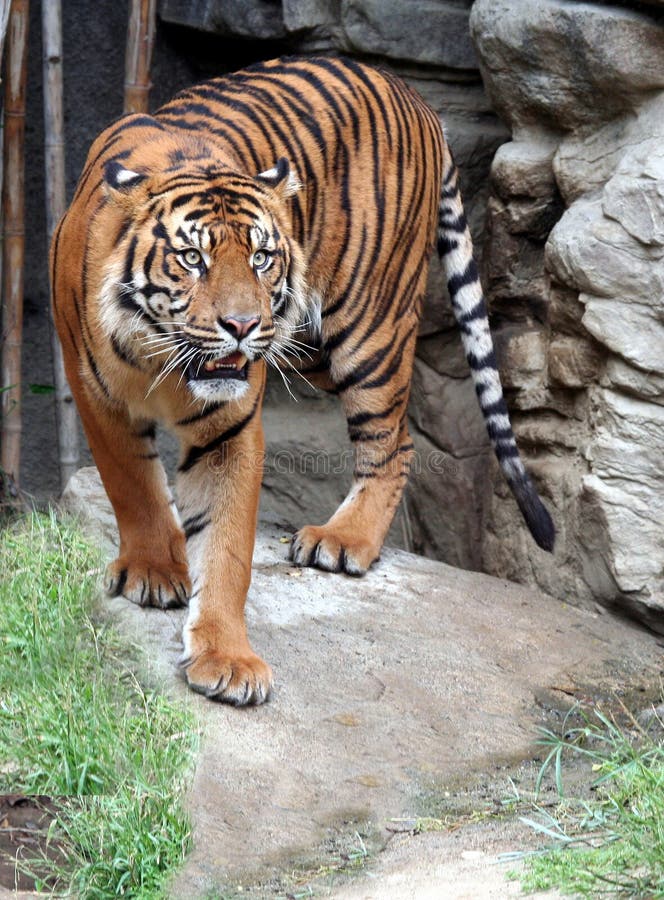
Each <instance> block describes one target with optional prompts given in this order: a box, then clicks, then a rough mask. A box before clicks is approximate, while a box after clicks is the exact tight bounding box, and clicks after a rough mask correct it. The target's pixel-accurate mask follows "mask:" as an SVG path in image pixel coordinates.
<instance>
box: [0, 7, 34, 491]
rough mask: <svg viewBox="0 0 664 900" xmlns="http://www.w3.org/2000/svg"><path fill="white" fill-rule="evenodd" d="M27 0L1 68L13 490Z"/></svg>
mask: <svg viewBox="0 0 664 900" xmlns="http://www.w3.org/2000/svg"><path fill="white" fill-rule="evenodd" d="M28 12H29V0H12V4H11V10H10V13H9V28H8V34H9V39H8V41H7V59H6V65H5V73H6V75H5V79H6V80H5V131H4V141H3V152H4V183H3V190H2V207H3V217H4V244H3V260H2V269H3V299H4V302H3V310H2V313H3V315H2V388H3V390H2V432H1V443H2V447H1V451H0V466H1V467H2V471H3V473H4V475H5V477H6V478H8V479H9V481H10V483H12V482H13V484H15V485H16V484H18V477H19V467H20V462H21V338H22V331H23V260H24V251H25V221H24V219H25V217H24V174H25V171H24V170H25V158H24V156H25V153H24V136H25V90H26V80H27V60H28Z"/></svg>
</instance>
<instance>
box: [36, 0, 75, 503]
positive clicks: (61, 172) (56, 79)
mask: <svg viewBox="0 0 664 900" xmlns="http://www.w3.org/2000/svg"><path fill="white" fill-rule="evenodd" d="M41 7H42V43H43V48H44V163H45V169H46V234H47V237H48V243H49V245H50V243H51V238H52V237H53V232H54V231H55V228H56V226H57V224H58V222H59V220H60V218H61V217H62V216H63V215H64V212H65V140H64V117H63V112H62V4H61V0H42V5H41ZM49 321H50V326H51V351H52V354H53V379H54V383H55V415H56V422H57V429H58V461H59V465H60V487H61V488H62V489H63V490H64V488H65V487H66V485H67V482H68V481H69V479H70V477H71V476H72V475H73V474H74V472H75V471H76V469H77V468H78V463H79V449H78V417H77V415H76V406H75V405H74V398H73V397H72V394H71V391H70V389H69V385H68V383H67V376H66V375H65V367H64V362H63V360H62V348H61V346H60V341H59V340H58V335H57V332H56V330H55V325H54V323H53V315H52V310H51V312H50V315H49Z"/></svg>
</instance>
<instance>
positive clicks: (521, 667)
mask: <svg viewBox="0 0 664 900" xmlns="http://www.w3.org/2000/svg"><path fill="white" fill-rule="evenodd" d="M66 503H67V506H68V508H69V509H72V510H73V511H75V512H76V513H77V514H78V515H79V516H80V517H82V519H83V521H84V522H85V523H87V526H86V527H88V528H90V529H91V530H92V532H93V533H95V534H97V535H98V536H100V537H101V538H103V539H104V540H105V541H106V545H107V547H110V543H111V541H112V540H113V539H114V530H110V523H111V518H112V516H110V514H109V508H108V504H107V502H106V501H105V500H104V498H103V492H102V491H101V488H100V484H99V481H98V478H97V476H96V473H95V472H94V470H83V471H82V472H80V473H78V475H77V476H75V477H74V479H72V482H71V483H70V486H69V488H68V491H67V495H66ZM282 537H283V531H282V530H280V529H275V528H274V527H273V526H269V525H264V526H262V527H261V528H260V529H259V536H258V541H257V546H256V553H255V558H254V566H253V582H252V586H251V589H250V594H249V603H248V621H249V628H250V633H251V637H252V641H253V643H254V646H255V647H256V649H257V650H258V651H259V652H260V653H262V654H264V655H265V656H266V657H267V658H268V659H269V660H270V662H271V664H272V665H273V667H274V670H275V674H276V685H277V686H276V690H275V695H274V697H273V699H272V701H271V702H270V703H268V704H266V705H265V706H262V707H259V708H254V709H244V710H237V709H232V708H228V707H224V706H219V705H215V704H212V703H210V702H208V701H206V700H204V699H202V698H201V697H200V696H198V695H195V694H192V693H190V692H186V689H185V687H184V684H183V682H182V679H181V677H180V675H179V674H178V673H177V671H176V668H175V662H176V659H177V657H178V654H179V652H180V629H181V627H182V620H183V613H182V612H178V611H168V612H161V611H157V610H143V609H139V608H137V607H135V606H132V605H131V604H129V603H127V602H126V601H124V600H123V599H122V598H117V599H114V600H107V599H105V600H104V601H102V602H103V607H104V609H105V611H106V613H108V614H109V615H111V616H112V617H113V619H115V620H116V621H117V623H118V625H119V627H120V628H121V630H122V631H123V632H124V633H125V634H127V635H128V636H129V637H130V638H131V639H132V640H134V641H135V642H136V643H138V644H139V645H140V646H142V647H143V648H144V650H145V654H146V662H147V666H148V669H149V671H150V677H151V678H153V679H155V680H156V681H158V682H159V684H160V685H161V686H162V688H165V689H166V690H169V691H172V692H174V693H176V694H180V695H184V696H185V697H186V702H187V703H188V704H190V705H191V706H192V707H193V708H194V709H195V710H196V714H197V715H198V716H199V717H200V722H201V729H202V732H203V741H202V748H201V752H200V757H199V760H198V765H197V768H196V774H195V778H194V783H193V785H192V787H191V791H190V795H189V807H190V809H191V813H192V817H193V822H194V840H195V846H194V850H193V853H192V855H191V856H190V857H189V860H188V862H187V863H186V865H185V868H184V870H183V871H182V872H181V873H180V874H179V875H178V877H177V880H176V882H175V884H174V885H173V886H172V889H171V896H173V897H174V898H181V897H185V896H186V897H188V898H190V897H191V898H199V897H200V898H203V897H205V896H209V892H210V891H211V890H215V889H216V890H217V891H221V892H223V890H224V888H227V887H229V886H233V887H234V888H236V887H237V885H251V884H256V883H259V884H260V883H263V884H264V883H266V882H269V881H270V879H274V878H276V877H284V876H285V874H286V873H288V872H291V871H292V869H293V867H294V866H296V865H304V866H305V868H306V867H307V866H308V867H309V870H310V871H312V872H315V871H317V870H318V869H319V867H320V866H324V865H325V863H326V859H329V858H330V854H331V853H332V854H333V853H335V852H337V850H338V848H339V846H342V845H343V846H348V842H349V841H351V842H352V841H353V840H355V841H356V842H357V837H356V834H357V833H360V832H361V834H362V835H364V837H363V838H361V840H362V841H363V842H366V845H367V846H368V847H369V849H370V852H371V853H373V852H375V851H376V849H377V848H380V847H381V846H383V845H384V843H385V842H386V841H387V839H388V837H389V836H390V834H391V832H389V830H388V828H387V826H389V825H390V824H391V821H392V820H393V819H395V818H399V817H403V816H417V815H431V814H435V810H436V809H440V805H438V806H437V804H441V803H443V802H444V800H443V798H444V795H445V791H446V790H447V791H449V790H450V789H452V788H453V787H454V786H455V785H458V784H459V783H463V781H464V780H467V779H471V778H472V777H473V774H477V773H480V772H482V773H486V772H492V771H495V766H496V764H498V763H505V762H508V761H512V763H514V762H515V761H517V760H519V759H520V758H522V757H523V756H525V755H526V754H528V753H529V752H530V751H531V749H532V745H533V739H534V728H535V726H536V724H537V723H543V722H546V721H547V715H548V714H547V712H546V709H547V708H551V707H554V708H555V707H556V706H557V704H559V703H560V702H561V701H562V707H563V708H566V707H567V705H568V704H569V702H570V697H569V695H570V694H571V695H574V694H575V693H578V694H579V695H581V694H584V695H585V694H587V692H589V691H590V692H592V691H594V690H600V689H604V690H607V691H609V692H610V691H611V690H612V689H613V687H614V686H615V685H617V684H620V686H621V689H622V690H629V687H630V686H633V687H636V686H642V685H645V684H648V683H649V682H650V681H651V680H652V679H654V678H655V676H656V673H657V672H658V671H659V668H660V665H661V649H660V648H658V646H657V644H656V641H655V639H654V638H653V637H652V635H649V634H647V633H646V632H644V631H642V630H640V629H639V628H637V627H636V626H633V625H630V624H626V623H625V622H622V621H618V620H614V619H613V618H611V617H610V616H609V615H598V614H597V612H590V611H587V610H579V609H575V608H573V607H571V606H569V605H566V604H561V603H559V602H557V601H555V600H553V599H552V598H550V597H546V596H545V595H543V594H541V593H539V592H538V591H536V590H533V589H529V588H525V587H521V586H518V585H515V584H510V583H507V582H505V581H501V580H499V579H495V578H491V577H490V576H487V575H478V574H472V573H469V572H464V571H462V570H459V569H453V568H451V567H449V566H446V565H444V564H442V563H438V562H433V561H430V560H424V559H422V558H420V557H415V556H413V555H411V554H408V553H404V552H400V551H392V550H388V551H385V552H384V554H383V557H382V559H381V561H380V562H379V563H378V564H377V565H376V566H375V567H374V568H373V569H372V570H371V571H370V572H369V573H368V574H367V575H366V576H365V577H364V578H362V579H354V578H350V577H344V576H337V575H330V574H327V573H321V572H316V571H314V570H299V569H293V568H292V567H291V566H290V565H289V563H288V562H287V561H286V547H285V545H284V544H283V543H282ZM543 698H548V699H546V700H545V699H543ZM556 698H558V699H557V700H556ZM482 777H489V778H491V777H492V776H490V775H489V776H485V775H483V776H482ZM524 840H527V838H524ZM466 841H467V843H466V844H465V846H463V845H462V849H467V848H468V847H470V848H471V849H473V848H476V847H478V846H481V847H484V850H483V851H482V852H486V853H487V854H488V853H489V850H490V846H489V845H488V844H482V843H479V844H478V843H473V842H474V841H476V838H474V837H473V835H472V832H471V833H470V835H469V836H468V837H467V838H466ZM344 842H345V843H344ZM498 843H499V842H496V841H494V843H493V844H492V845H491V846H493V849H494V851H495V849H496V847H497V846H498ZM454 844H455V842H454V839H452V842H451V844H450V841H449V840H448V841H447V843H445V842H443V843H442V844H441V843H440V841H438V842H436V840H435V839H434V841H433V842H432V843H431V844H430V846H431V848H432V850H431V853H432V854H437V855H434V856H433V857H430V858H429V866H430V873H429V874H430V877H429V878H428V879H427V878H426V877H424V876H423V873H421V872H420V873H419V874H418V873H417V872H415V871H414V867H415V865H416V863H417V860H418V859H421V856H420V857H418V849H417V846H415V845H414V844H413V845H411V847H410V850H409V851H408V850H404V851H403V853H401V855H399V854H398V853H397V854H396V855H395V853H394V845H393V849H392V851H391V854H388V856H387V857H385V858H381V857H380V856H379V857H378V859H377V860H376V861H375V862H373V861H372V862H371V864H370V865H371V866H374V865H375V866H376V870H375V871H376V878H377V879H378V880H375V879H372V880H371V881H369V882H358V883H357V884H356V886H355V887H354V888H349V887H347V888H344V890H343V891H341V890H340V891H339V892H338V893H337V894H335V896H338V897H343V896H348V897H367V898H368V897H381V898H383V897H391V898H398V897H406V896H418V897H419V896H435V894H433V893H430V892H431V891H433V890H434V888H435V887H436V886H437V885H438V886H439V885H440V880H439V879H440V878H441V877H444V874H441V873H444V872H445V871H447V872H454V871H457V872H460V871H461V872H463V871H464V866H463V865H461V867H460V868H459V863H460V862H461V863H463V859H462V860H458V859H457V860H456V869H455V867H454V865H452V866H450V865H449V864H450V862H455V859H454V856H453V857H452V859H450V853H452V850H451V849H450V848H453V847H454ZM457 849H459V846H458V844H457ZM381 860H382V861H381ZM409 860H410V861H411V866H410V869H408V861H409ZM445 864H448V865H447V869H446V868H445ZM489 868H490V867H489V866H487V869H489ZM496 871H497V870H496V869H495V868H494V869H493V874H487V875H486V879H485V880H483V875H482V873H481V872H480V873H479V875H478V876H477V879H476V881H475V883H476V891H477V893H472V888H471V896H477V897H482V896H486V897H501V896H509V895H510V894H509V891H510V890H511V888H508V887H506V886H505V885H504V883H503V882H502V874H500V877H498V876H497V875H496ZM399 872H401V874H402V876H403V877H401V878H400V877H399ZM406 872H409V876H408V877H409V878H410V879H411V880H410V882H408V878H407V877H406V875H405V873H406ZM467 875H468V873H467V871H466V872H465V875H464V877H467ZM381 879H383V880H382V881H381ZM395 879H396V882H395ZM272 883H274V882H272ZM409 883H410V884H411V885H415V886H416V887H417V891H422V892H423V893H415V894H413V893H411V894H408V893H407V890H409ZM465 884H466V885H467V884H468V881H466V882H465ZM381 885H382V886H383V887H381ZM491 885H493V887H494V889H495V890H494V892H492V893H489V892H488V886H491ZM485 886H487V892H486V893H482V890H483V889H484V887H485ZM501 886H502V888H503V889H504V891H505V893H500V890H501ZM344 891H349V893H348V894H346V893H345V892H344ZM362 891H365V893H362ZM400 891H401V893H400ZM427 891H429V893H426V892H427ZM247 895H251V894H250V892H249V891H247ZM268 895H269V894H268ZM252 896H253V895H252ZM256 896H257V895H256ZM447 896H449V897H451V898H453V897H462V896H466V895H465V894H463V893H449V894H448V895H447Z"/></svg>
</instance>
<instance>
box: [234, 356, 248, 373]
mask: <svg viewBox="0 0 664 900" xmlns="http://www.w3.org/2000/svg"><path fill="white" fill-rule="evenodd" d="M247 362H248V360H247V357H246V356H245V355H244V353H238V355H237V359H236V360H235V368H236V369H238V371H239V370H240V369H244V367H245V366H246V364H247Z"/></svg>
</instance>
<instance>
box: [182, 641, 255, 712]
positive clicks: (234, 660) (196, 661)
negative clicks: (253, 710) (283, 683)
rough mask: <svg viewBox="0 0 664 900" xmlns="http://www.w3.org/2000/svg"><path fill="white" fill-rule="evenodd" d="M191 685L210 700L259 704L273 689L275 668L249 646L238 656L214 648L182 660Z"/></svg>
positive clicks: (244, 704) (234, 704)
mask: <svg viewBox="0 0 664 900" xmlns="http://www.w3.org/2000/svg"><path fill="white" fill-rule="evenodd" d="M181 665H182V667H183V668H184V669H185V671H186V674H187V682H188V684H189V687H190V688H191V689H192V690H194V691H197V692H198V693H199V694H205V696H206V697H209V698H210V700H218V701H220V702H221V703H230V704H231V705H232V706H257V705H258V704H259V703H264V702H265V701H266V700H267V699H268V697H269V696H270V692H271V690H272V670H271V669H270V667H269V666H268V664H267V663H265V662H263V660H262V659H261V658H260V656H257V655H256V654H255V653H254V652H253V651H252V650H251V648H250V647H247V648H246V649H244V650H243V651H242V652H241V653H238V654H237V655H236V654H234V653H232V652H229V651H225V650H215V649H213V648H211V647H208V648H207V649H205V650H203V651H202V652H201V653H199V654H198V655H197V656H194V655H192V656H190V657H189V658H188V659H183V660H182V662H181Z"/></svg>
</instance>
